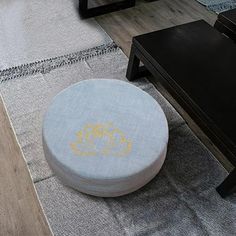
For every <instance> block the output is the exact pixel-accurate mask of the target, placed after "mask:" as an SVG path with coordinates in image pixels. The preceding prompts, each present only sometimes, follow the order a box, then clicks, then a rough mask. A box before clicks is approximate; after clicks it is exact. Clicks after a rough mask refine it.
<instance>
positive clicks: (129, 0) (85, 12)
mask: <svg viewBox="0 0 236 236" xmlns="http://www.w3.org/2000/svg"><path fill="white" fill-rule="evenodd" d="M134 5H135V0H122V1H118V2H114V3H110V4H107V5H101V6H98V7H93V8H89V7H88V0H79V12H80V15H81V16H82V17H83V18H88V17H94V16H98V15H102V14H105V13H109V12H113V11H118V10H122V9H125V8H128V7H133V6H134Z"/></svg>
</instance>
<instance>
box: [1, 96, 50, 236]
mask: <svg viewBox="0 0 236 236" xmlns="http://www.w3.org/2000/svg"><path fill="white" fill-rule="evenodd" d="M0 235H1V236H8V235H9V236H15V235H20V236H21V235H22V236H44V235H45V236H46V235H47V236H49V235H52V234H51V231H50V229H49V226H48V223H47V221H46V218H45V216H44V214H43V211H42V208H41V206H40V204H39V201H38V198H37V195H36V192H35V189H34V185H33V182H32V180H31V177H30V174H29V171H28V169H27V166H26V162H25V160H24V157H23V155H22V152H21V149H20V147H19V145H18V143H17V141H16V138H15V134H14V132H13V130H12V127H11V124H10V122H9V118H8V115H7V113H6V110H5V108H4V104H3V102H2V98H1V97H0Z"/></svg>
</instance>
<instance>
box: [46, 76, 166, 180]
mask: <svg viewBox="0 0 236 236" xmlns="http://www.w3.org/2000/svg"><path fill="white" fill-rule="evenodd" d="M43 139H44V142H45V143H46V144H47V147H48V150H49V151H50V153H51V154H52V155H53V158H54V160H53V162H54V164H55V165H57V166H58V167H60V166H61V167H63V168H64V169H65V168H66V169H67V170H68V172H70V173H71V174H72V175H73V174H75V175H79V176H80V177H81V178H82V179H86V180H89V179H91V180H92V179H96V180H101V181H102V180H108V181H109V180H113V181H114V180H121V179H123V178H128V177H129V176H133V175H136V174H138V173H140V171H145V170H146V169H148V168H149V167H150V166H151V165H152V164H153V163H154V162H155V161H156V159H157V158H158V157H159V156H161V154H162V153H163V152H164V150H163V149H164V148H166V145H167V142H168V125H167V121H166V118H165V115H164V113H163V111H162V109H161V107H160V105H159V104H158V103H157V102H156V101H155V100H154V99H153V98H152V97H151V96H150V95H148V94H147V93H145V92H144V91H142V90H141V89H139V88H137V87H136V86H134V85H131V84H130V83H127V82H122V81H119V80H109V79H90V80H85V81H82V82H79V83H77V84H74V85H72V86H70V87H69V88H67V89H65V90H63V91H62V92H61V93H59V94H58V95H57V96H56V97H55V98H54V99H53V101H52V103H51V105H50V106H49V108H48V111H47V113H46V115H45V118H44V124H43Z"/></svg>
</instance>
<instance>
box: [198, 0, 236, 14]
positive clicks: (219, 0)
mask: <svg viewBox="0 0 236 236" xmlns="http://www.w3.org/2000/svg"><path fill="white" fill-rule="evenodd" d="M197 1H198V2H200V3H201V4H203V5H204V6H206V7H207V9H208V10H211V11H214V12H216V13H220V12H224V11H228V10H230V9H234V8H236V0H197Z"/></svg>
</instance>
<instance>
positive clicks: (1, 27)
mask: <svg viewBox="0 0 236 236" xmlns="http://www.w3.org/2000/svg"><path fill="white" fill-rule="evenodd" d="M78 2H79V1H78V0H56V1H54V0H40V1H38V0H1V1H0V42H1V43H0V55H1V57H0V70H3V69H6V68H9V67H14V66H18V65H20V64H25V63H30V62H35V61H39V60H43V59H45V58H52V57H57V56H61V55H64V54H69V53H73V52H76V51H81V50H84V49H88V48H92V47H96V46H100V45H101V44H106V43H108V42H111V39H110V38H109V37H108V35H107V34H106V33H105V32H104V31H103V29H102V28H101V27H100V26H99V25H98V24H97V22H96V21H95V20H94V19H92V18H91V19H87V20H83V19H81V18H80V17H79V13H78Z"/></svg>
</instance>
